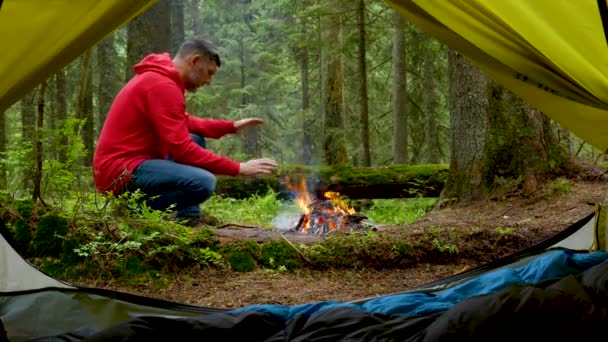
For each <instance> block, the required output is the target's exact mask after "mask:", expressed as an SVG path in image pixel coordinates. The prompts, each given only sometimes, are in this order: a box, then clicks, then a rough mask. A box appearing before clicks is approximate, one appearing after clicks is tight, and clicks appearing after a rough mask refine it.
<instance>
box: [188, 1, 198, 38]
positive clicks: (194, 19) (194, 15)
mask: <svg viewBox="0 0 608 342" xmlns="http://www.w3.org/2000/svg"><path fill="white" fill-rule="evenodd" d="M190 15H191V28H192V34H193V35H194V36H199V35H200V34H201V0H191V2H190Z"/></svg>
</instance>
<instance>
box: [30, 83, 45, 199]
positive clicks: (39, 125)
mask: <svg viewBox="0 0 608 342" xmlns="http://www.w3.org/2000/svg"><path fill="white" fill-rule="evenodd" d="M45 91H46V81H43V82H42V84H40V94H39V95H38V120H37V121H36V131H35V141H36V144H35V152H34V156H35V158H36V171H35V173H34V191H33V194H32V201H34V203H35V202H36V201H37V200H40V202H41V203H42V204H44V205H46V204H45V203H44V200H42V196H41V192H40V187H41V183H42V159H43V158H42V157H43V155H42V153H43V151H42V129H43V128H44V93H45Z"/></svg>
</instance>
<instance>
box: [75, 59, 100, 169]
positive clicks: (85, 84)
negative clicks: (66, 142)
mask: <svg viewBox="0 0 608 342" xmlns="http://www.w3.org/2000/svg"><path fill="white" fill-rule="evenodd" d="M92 62H93V58H92V52H91V50H88V51H87V52H85V54H84V56H83V57H82V62H81V74H80V91H79V93H78V105H77V107H76V113H77V116H78V119H80V120H84V125H83V127H82V142H83V144H84V147H85V149H86V151H87V154H86V155H85V157H84V160H83V163H84V166H90V165H91V164H92V163H93V146H94V136H93V131H94V127H95V126H94V115H93V87H92V86H93V85H92V83H93V82H92V79H91V74H92V72H91V67H92Z"/></svg>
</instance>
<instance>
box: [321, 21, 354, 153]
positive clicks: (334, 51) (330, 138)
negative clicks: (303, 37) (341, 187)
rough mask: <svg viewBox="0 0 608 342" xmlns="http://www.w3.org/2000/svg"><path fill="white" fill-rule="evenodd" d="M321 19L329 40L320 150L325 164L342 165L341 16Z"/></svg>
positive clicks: (344, 145)
mask: <svg viewBox="0 0 608 342" xmlns="http://www.w3.org/2000/svg"><path fill="white" fill-rule="evenodd" d="M336 12H337V13H335V14H334V15H328V16H326V18H324V19H323V20H326V21H327V24H326V25H323V26H324V27H326V28H327V29H328V30H327V31H326V37H325V42H329V44H330V45H329V46H331V48H329V47H328V50H329V51H328V55H327V59H328V61H327V65H326V66H325V68H326V73H325V74H326V75H327V79H326V83H325V84H326V88H325V91H326V93H325V95H324V103H325V113H324V114H325V115H324V119H323V122H324V132H323V151H324V155H325V158H324V159H325V163H326V164H327V165H335V164H343V163H346V162H347V160H348V156H347V154H346V143H345V137H344V99H343V88H344V72H343V61H342V53H341V52H340V46H341V42H342V18H341V15H340V13H339V12H338V11H336Z"/></svg>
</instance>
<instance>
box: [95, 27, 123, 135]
mask: <svg viewBox="0 0 608 342" xmlns="http://www.w3.org/2000/svg"><path fill="white" fill-rule="evenodd" d="M97 65H98V66H99V88H98V93H97V107H98V109H99V110H98V114H97V123H98V126H97V127H99V128H100V129H101V127H102V126H103V123H104V122H105V121H106V115H108V111H109V110H110V106H111V105H112V101H113V99H114V96H116V94H117V93H118V91H119V90H120V83H119V78H118V54H117V53H116V47H115V46H114V35H113V34H112V35H110V36H108V37H107V38H106V39H105V40H103V41H102V42H101V43H99V45H98V46H97Z"/></svg>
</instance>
